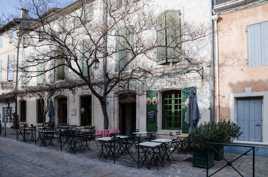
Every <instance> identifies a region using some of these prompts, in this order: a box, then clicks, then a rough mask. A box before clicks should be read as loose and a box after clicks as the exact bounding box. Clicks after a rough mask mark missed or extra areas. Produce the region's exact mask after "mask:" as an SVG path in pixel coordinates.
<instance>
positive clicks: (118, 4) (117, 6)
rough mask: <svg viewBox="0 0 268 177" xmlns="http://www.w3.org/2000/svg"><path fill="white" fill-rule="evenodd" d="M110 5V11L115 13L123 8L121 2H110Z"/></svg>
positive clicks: (116, 0) (113, 0) (121, 0)
mask: <svg viewBox="0 0 268 177" xmlns="http://www.w3.org/2000/svg"><path fill="white" fill-rule="evenodd" d="M110 3H111V4H110V7H111V10H112V11H116V10H118V9H120V8H121V7H122V6H123V0H111V1H110Z"/></svg>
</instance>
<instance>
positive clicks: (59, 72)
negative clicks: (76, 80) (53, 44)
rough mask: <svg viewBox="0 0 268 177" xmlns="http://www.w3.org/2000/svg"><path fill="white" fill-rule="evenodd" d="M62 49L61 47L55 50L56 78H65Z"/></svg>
mask: <svg viewBox="0 0 268 177" xmlns="http://www.w3.org/2000/svg"><path fill="white" fill-rule="evenodd" d="M63 52H64V51H62V50H61V49H59V50H57V52H56V56H55V60H56V80H64V79H65V67H64V66H65V60H64V53H63Z"/></svg>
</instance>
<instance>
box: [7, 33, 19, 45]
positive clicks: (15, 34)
mask: <svg viewBox="0 0 268 177" xmlns="http://www.w3.org/2000/svg"><path fill="white" fill-rule="evenodd" d="M16 36H17V32H16V30H15V29H12V30H11V31H10V32H9V43H10V44H12V43H13V42H15V39H16Z"/></svg>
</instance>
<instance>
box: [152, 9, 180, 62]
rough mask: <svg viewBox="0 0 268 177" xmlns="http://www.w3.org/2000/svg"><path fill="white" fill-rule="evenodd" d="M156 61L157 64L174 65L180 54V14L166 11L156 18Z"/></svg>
mask: <svg viewBox="0 0 268 177" xmlns="http://www.w3.org/2000/svg"><path fill="white" fill-rule="evenodd" d="M157 45H158V48H157V61H158V62H159V64H169V63H176V62H179V60H180V52H181V13H180V11H176V10H168V11H165V12H164V13H162V14H161V15H160V16H159V17H158V29H157Z"/></svg>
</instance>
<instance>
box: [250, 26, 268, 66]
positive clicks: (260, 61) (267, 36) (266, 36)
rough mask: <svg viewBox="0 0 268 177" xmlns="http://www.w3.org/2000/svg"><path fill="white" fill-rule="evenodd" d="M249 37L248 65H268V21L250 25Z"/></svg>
mask: <svg viewBox="0 0 268 177" xmlns="http://www.w3.org/2000/svg"><path fill="white" fill-rule="evenodd" d="M247 35H248V65H249V66H250V67H256V66H261V65H268V50H267V48H268V21H267V22H263V23H258V24H254V25H250V26H248V28H247Z"/></svg>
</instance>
